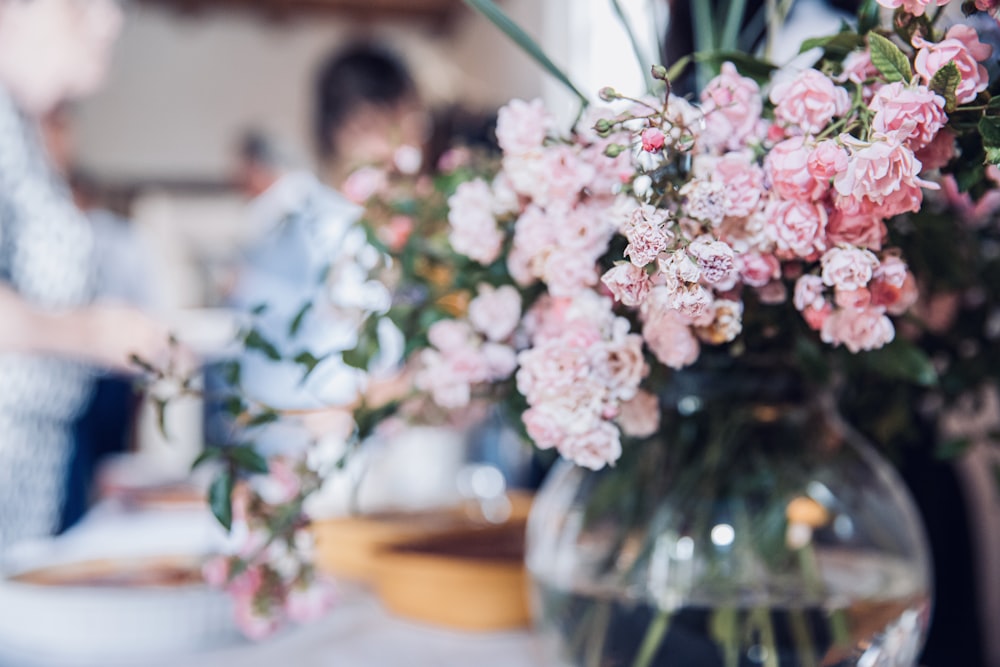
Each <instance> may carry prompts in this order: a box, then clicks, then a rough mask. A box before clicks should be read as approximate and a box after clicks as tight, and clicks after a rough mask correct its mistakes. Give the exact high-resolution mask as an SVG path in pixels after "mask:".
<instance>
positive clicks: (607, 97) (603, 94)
mask: <svg viewBox="0 0 1000 667" xmlns="http://www.w3.org/2000/svg"><path fill="white" fill-rule="evenodd" d="M597 94H598V96H600V98H601V99H602V100H604V101H605V102H610V101H611V100H617V99H618V98H619V97H621V95H619V94H618V91H617V90H615V89H614V88H611V87H610V86H605V87H604V88H601V90H600V91H599V92H598V93H597Z"/></svg>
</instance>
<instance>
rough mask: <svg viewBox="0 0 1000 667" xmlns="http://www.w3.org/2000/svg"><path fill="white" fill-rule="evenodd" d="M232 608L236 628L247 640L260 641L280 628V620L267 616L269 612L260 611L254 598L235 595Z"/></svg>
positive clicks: (273, 616) (276, 617)
mask: <svg viewBox="0 0 1000 667" xmlns="http://www.w3.org/2000/svg"><path fill="white" fill-rule="evenodd" d="M233 607H234V612H235V617H236V626H237V627H238V628H239V629H240V632H242V633H243V634H244V636H246V637H247V638H248V639H251V640H253V641H260V640H261V639H264V638H266V637H269V636H271V635H272V634H274V633H275V632H277V630H278V628H279V627H281V619H280V618H278V616H277V614H269V613H268V611H269V610H262V609H260V605H259V604H258V601H257V600H256V597H255V596H245V595H235V596H234V597H233Z"/></svg>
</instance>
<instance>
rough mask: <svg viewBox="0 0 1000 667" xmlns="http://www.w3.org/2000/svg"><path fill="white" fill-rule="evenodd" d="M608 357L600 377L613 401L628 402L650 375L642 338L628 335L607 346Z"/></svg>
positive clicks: (636, 335)
mask: <svg viewBox="0 0 1000 667" xmlns="http://www.w3.org/2000/svg"><path fill="white" fill-rule="evenodd" d="M606 351H607V357H606V358H605V360H604V363H603V364H600V366H599V375H600V376H601V380H602V382H603V384H604V386H606V387H608V389H609V391H610V394H611V398H612V399H613V400H619V401H627V400H629V399H630V398H632V397H633V396H635V392H636V391H637V390H638V389H639V383H640V382H642V379H643V378H644V377H646V374H647V373H649V366H648V365H647V364H646V358H645V356H643V353H642V336H640V335H638V334H628V335H626V336H625V337H624V338H623V339H622V340H620V341H615V342H610V343H608V344H607V348H606Z"/></svg>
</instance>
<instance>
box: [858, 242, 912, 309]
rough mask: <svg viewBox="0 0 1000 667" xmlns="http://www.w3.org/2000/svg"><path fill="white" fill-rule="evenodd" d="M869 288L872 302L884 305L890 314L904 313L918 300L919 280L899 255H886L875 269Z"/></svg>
mask: <svg viewBox="0 0 1000 667" xmlns="http://www.w3.org/2000/svg"><path fill="white" fill-rule="evenodd" d="M869 289H870V290H871V294H872V304H873V305H875V306H884V307H885V309H886V310H887V311H888V312H889V314H890V315H902V314H903V313H905V312H906V311H907V310H909V309H910V307H911V306H912V305H913V304H914V303H916V302H917V297H918V296H919V294H918V291H917V282H916V280H914V278H913V274H912V273H910V271H909V269H908V268H907V266H906V263H905V262H904V261H903V260H901V259H900V258H899V257H893V256H890V257H886V258H884V259H883V260H882V263H881V265H880V266H879V267H878V268H877V269H876V270H875V274H874V276H873V277H872V282H871V285H869Z"/></svg>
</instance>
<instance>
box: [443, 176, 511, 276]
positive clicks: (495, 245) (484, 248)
mask: <svg viewBox="0 0 1000 667" xmlns="http://www.w3.org/2000/svg"><path fill="white" fill-rule="evenodd" d="M492 210H493V191H492V190H491V189H490V186H489V185H488V184H487V183H486V182H485V181H483V180H480V179H476V180H474V181H468V182H466V183H462V184H461V185H459V186H458V188H457V189H456V190H455V194H453V195H452V196H451V197H450V198H449V199H448V222H449V223H450V224H451V231H450V234H449V237H448V238H449V240H450V242H451V246H452V248H454V249H455V251H456V252H458V253H461V254H463V255H465V256H466V257H468V258H469V259H472V260H475V261H476V262H479V263H480V264H484V265H486V264H491V263H493V261H494V260H496V258H497V257H498V256H499V255H500V249H501V247H502V246H503V233H502V232H501V231H500V229H499V228H498V227H497V221H496V219H495V218H494V217H493V213H492Z"/></svg>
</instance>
